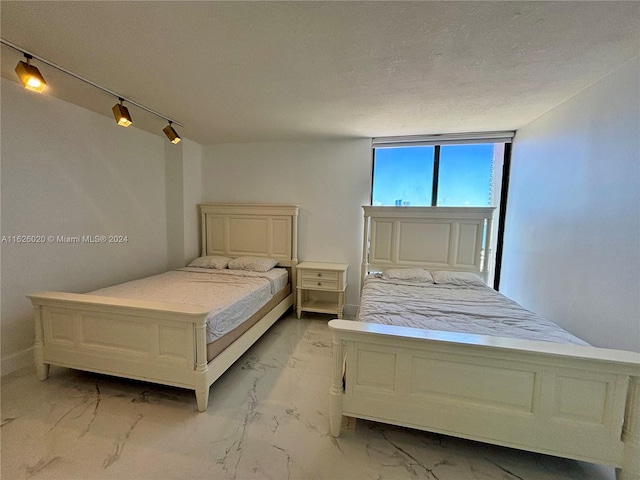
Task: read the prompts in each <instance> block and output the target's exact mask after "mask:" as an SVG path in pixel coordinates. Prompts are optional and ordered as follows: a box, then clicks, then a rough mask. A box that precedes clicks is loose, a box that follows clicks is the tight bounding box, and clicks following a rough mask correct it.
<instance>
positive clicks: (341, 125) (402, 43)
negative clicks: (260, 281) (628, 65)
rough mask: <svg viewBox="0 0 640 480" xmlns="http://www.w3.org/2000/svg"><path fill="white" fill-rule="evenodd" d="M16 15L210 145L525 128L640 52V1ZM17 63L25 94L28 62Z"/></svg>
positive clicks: (49, 6) (84, 5)
mask: <svg viewBox="0 0 640 480" xmlns="http://www.w3.org/2000/svg"><path fill="white" fill-rule="evenodd" d="M0 14H1V17H2V23H1V36H2V38H4V39H5V40H8V41H10V42H12V43H15V44H17V45H19V46H21V47H23V48H25V49H27V50H30V51H32V52H33V53H35V54H37V55H39V56H41V57H44V58H46V59H48V60H50V61H52V62H54V63H57V64H59V65H61V66H63V67H65V68H66V69H68V70H70V71H73V72H75V73H77V74H78V75H81V76H83V77H85V78H88V79H90V80H92V81H94V82H96V83H98V84H101V85H103V86H105V87H107V88H109V89H111V90H113V91H115V92H118V93H120V94H122V95H124V96H126V97H130V98H131V99H133V100H135V101H137V102H139V103H142V104H144V105H146V106H147V107H149V108H152V109H153V110H156V111H158V112H161V113H162V114H164V115H167V116H168V117H171V118H174V119H175V120H176V121H178V122H181V123H184V124H185V128H178V131H179V133H180V134H181V135H182V136H183V137H185V138H190V139H192V140H194V141H196V142H199V143H201V144H205V145H206V144H214V143H229V142H256V141H279V140H309V139H319V138H335V137H372V136H390V135H411V134H425V133H428V134H435V133H455V132H472V131H473V132H476V131H488V130H511V129H517V128H519V127H521V126H523V125H525V124H527V123H529V122H530V121H532V120H534V119H535V118H537V117H538V116H540V115H542V114H543V113H545V112H546V111H548V110H549V109H551V108H553V107H554V106H556V105H558V104H559V103H561V102H563V101H564V100H566V99H568V98H569V97H571V96H573V95H574V94H576V93H577V92H579V91H580V90H582V89H583V88H585V87H587V86H588V85H589V84H591V83H593V82H595V81H596V80H598V79H600V78H602V77H603V76H605V75H607V74H608V73H610V72H612V71H613V70H615V69H616V68H617V67H618V66H620V65H622V64H623V63H624V62H626V61H628V60H630V59H631V58H632V57H634V56H635V55H638V53H639V52H640V3H637V2H612V1H603V2H564V1H563V2H526V1H523V2H521V1H516V2H491V1H477V2H456V1H446V2H395V1H394V2H314V1H308V2H239V1H231V2H210V1H209V2H208V1H198V2H188V1H174V2H155V1H143V2H116V1H104V2H103V1H92V2H59V1H55V2H51V1H18V2H11V1H4V0H3V1H2V2H1V4H0ZM1 53H2V76H4V77H6V78H9V79H12V80H15V74H14V72H13V69H14V67H15V64H16V63H17V61H18V59H19V58H20V54H19V53H17V52H15V51H13V50H11V49H10V48H8V47H6V46H3V47H2V50H1ZM34 64H36V65H37V62H34ZM39 67H40V70H41V72H42V73H43V75H44V76H45V78H46V79H47V81H48V83H49V85H50V88H49V89H48V94H50V95H54V96H56V97H59V98H62V99H65V100H67V101H70V102H72V103H75V104H77V105H80V106H83V107H85V108H88V109H90V110H94V111H96V112H100V113H103V114H105V115H111V106H112V105H113V104H114V103H115V101H114V99H113V98H112V97H110V96H108V95H106V94H104V93H102V92H100V91H98V90H96V89H93V88H92V87H88V86H86V85H84V84H82V83H81V82H80V81H78V80H74V79H72V78H70V77H66V76H64V75H62V74H59V73H57V72H55V71H54V70H52V69H51V68H50V67H47V66H45V65H39ZM130 111H131V114H132V116H133V118H134V125H135V126H136V127H138V128H144V129H145V130H149V131H153V132H154V133H159V132H160V130H161V128H162V126H163V125H164V122H163V121H161V120H159V119H156V118H154V117H153V116H152V115H150V114H148V113H146V112H144V111H141V110H138V109H136V108H135V107H131V108H130Z"/></svg>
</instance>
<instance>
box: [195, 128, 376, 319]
mask: <svg viewBox="0 0 640 480" xmlns="http://www.w3.org/2000/svg"><path fill="white" fill-rule="evenodd" d="M370 189H371V142H370V140H369V139H357V140H336V141H326V142H308V143H293V142H291V143H288V142H281V143H280V142H278V143H252V144H232V145H218V146H207V147H204V149H203V160H202V197H203V201H205V202H272V203H289V204H297V205H300V217H299V236H298V238H299V240H298V241H299V245H298V257H299V260H300V261H305V260H306V261H319V262H322V261H325V262H343V263H348V264H349V277H348V283H349V285H348V287H347V294H346V300H345V302H346V304H347V307H346V308H345V311H346V313H347V314H354V313H355V306H356V305H357V303H358V299H359V295H360V285H359V275H360V263H361V255H362V253H361V251H362V229H363V224H364V223H363V215H362V208H361V206H362V205H367V204H368V203H369V202H370V197H369V195H370Z"/></svg>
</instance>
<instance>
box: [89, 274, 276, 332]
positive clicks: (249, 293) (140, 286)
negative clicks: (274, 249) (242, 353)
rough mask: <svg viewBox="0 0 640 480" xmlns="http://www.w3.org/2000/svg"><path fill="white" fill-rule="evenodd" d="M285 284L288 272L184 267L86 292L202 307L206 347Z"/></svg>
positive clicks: (248, 315) (233, 327)
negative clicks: (205, 317) (205, 325)
mask: <svg viewBox="0 0 640 480" xmlns="http://www.w3.org/2000/svg"><path fill="white" fill-rule="evenodd" d="M287 284H288V272H287V270H286V269H284V268H274V269H271V270H269V271H268V272H252V271H245V270H211V269H207V268H195V267H186V268H181V269H179V270H173V271H169V272H165V273H161V274H158V275H153V276H150V277H145V278H142V279H139V280H133V281H130V282H126V283H121V284H119V285H114V286H112V287H107V288H102V289H99V290H95V291H93V292H89V293H90V294H91V295H100V296H103V297H117V298H128V299H134V300H148V301H160V302H169V303H181V304H187V305H201V306H204V307H206V308H207V309H208V310H209V316H208V317H207V343H211V342H213V341H215V340H216V339H218V338H220V337H222V336H223V335H225V334H226V333H228V332H230V331H231V330H233V329H235V328H236V327H237V326H238V325H240V324H241V323H242V322H243V321H244V320H246V319H248V318H249V317H251V316H252V315H254V314H255V313H256V312H257V311H258V310H260V308H261V307H262V306H263V305H265V304H266V303H268V302H269V300H271V298H273V296H274V295H275V294H277V293H278V292H279V291H280V290H282V288H284V287H285V286H286V285H287Z"/></svg>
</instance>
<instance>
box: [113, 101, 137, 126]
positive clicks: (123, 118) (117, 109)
mask: <svg viewBox="0 0 640 480" xmlns="http://www.w3.org/2000/svg"><path fill="white" fill-rule="evenodd" d="M118 100H120V103H116V104H115V105H114V106H113V108H112V110H113V116H114V117H115V119H116V122H118V125H120V126H121V127H128V126H129V125H131V124H132V123H133V120H131V115H129V109H128V108H127V107H125V106H124V105H123V104H122V102H124V99H123V98H118Z"/></svg>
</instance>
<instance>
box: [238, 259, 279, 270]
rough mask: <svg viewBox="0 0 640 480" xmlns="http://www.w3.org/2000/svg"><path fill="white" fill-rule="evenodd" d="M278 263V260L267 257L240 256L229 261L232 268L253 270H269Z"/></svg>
mask: <svg viewBox="0 0 640 480" xmlns="http://www.w3.org/2000/svg"><path fill="white" fill-rule="evenodd" d="M277 264H278V261H277V260H274V259H273V258H267V257H238V258H234V259H233V260H231V261H230V262H229V268H230V269H232V270H251V271H253V272H268V271H269V270H271V269H272V268H273V267H275V266H276V265H277Z"/></svg>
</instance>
